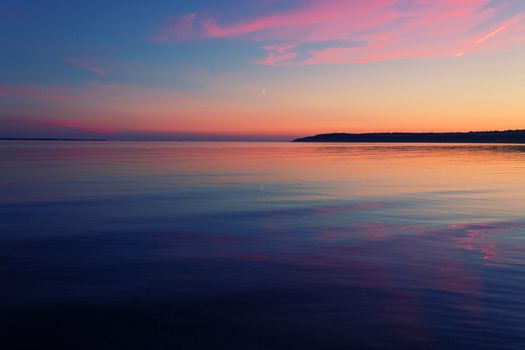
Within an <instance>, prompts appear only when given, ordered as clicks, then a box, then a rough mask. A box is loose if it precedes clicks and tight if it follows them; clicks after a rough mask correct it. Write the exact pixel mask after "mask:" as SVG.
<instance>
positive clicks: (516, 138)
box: [292, 130, 525, 143]
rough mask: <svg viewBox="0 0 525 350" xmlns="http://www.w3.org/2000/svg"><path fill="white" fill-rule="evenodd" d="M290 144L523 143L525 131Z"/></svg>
mask: <svg viewBox="0 0 525 350" xmlns="http://www.w3.org/2000/svg"><path fill="white" fill-rule="evenodd" d="M292 142H384V143H525V130H506V131H470V132H445V133H403V132H399V133H365V134H350V133H332V134H320V135H315V136H307V137H302V138H298V139H295V140H293V141H292Z"/></svg>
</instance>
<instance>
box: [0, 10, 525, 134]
mask: <svg viewBox="0 0 525 350" xmlns="http://www.w3.org/2000/svg"><path fill="white" fill-rule="evenodd" d="M0 23H1V24H0V46H1V50H0V137H73V138H75V137H101V138H108V139H117V140H128V139H129V140H172V139H177V140H288V139H291V138H295V137H300V136H306V135H312V134H319V133H327V132H388V131H392V132H395V131H403V132H418V131H435V132H438V131H470V130H507V129H525V102H524V101H525V86H524V84H525V83H524V82H525V1H522V0H442V1H438V0H367V1H363V0H359V1H358V0H286V1H285V0H257V1H255V0H230V1H212V0H191V1H190V0H187V1H182V0H170V1H168V0H157V1H146V0H143V1H139V0H128V1H125V2H124V1H107V0H104V1H101V0H90V1H78V0H49V1H37V0H0Z"/></svg>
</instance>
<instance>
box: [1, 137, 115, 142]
mask: <svg viewBox="0 0 525 350" xmlns="http://www.w3.org/2000/svg"><path fill="white" fill-rule="evenodd" d="M0 141H107V140H106V139H72V138H49V137H48V138H46V137H44V138H32V137H0Z"/></svg>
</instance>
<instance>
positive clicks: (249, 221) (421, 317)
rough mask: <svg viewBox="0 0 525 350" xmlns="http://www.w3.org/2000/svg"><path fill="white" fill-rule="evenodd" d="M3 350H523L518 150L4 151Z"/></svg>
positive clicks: (524, 206) (229, 146)
mask: <svg viewBox="0 0 525 350" xmlns="http://www.w3.org/2000/svg"><path fill="white" fill-rule="evenodd" d="M0 169H1V171H0V278H1V283H0V296H1V299H0V300H1V301H0V332H1V333H2V336H1V338H0V342H1V344H2V347H3V348H5V349H36V348H39V349H44V348H45V349H520V350H521V349H525V146H516V145H423V144H420V145H404V144H396V145H394V144H391V145H382V144H292V143H189V142H186V143H177V142H173V143H161V142H157V143H146V142H136V143H124V142H99V143H97V142H3V143H0Z"/></svg>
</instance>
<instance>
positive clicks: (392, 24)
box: [151, 0, 525, 65]
mask: <svg viewBox="0 0 525 350" xmlns="http://www.w3.org/2000/svg"><path fill="white" fill-rule="evenodd" d="M301 4H302V5H301V6H300V7H299V8H296V9H293V10H287V11H283V12H280V13H276V14H272V15H267V16H259V17H256V18H251V19H247V20H243V21H228V20H221V19H220V18H218V17H217V16H211V15H210V14H209V12H207V11H204V12H202V13H199V14H196V13H192V14H189V15H183V16H180V17H170V18H169V20H168V21H167V23H166V24H165V26H164V27H163V28H162V29H161V30H160V31H159V33H157V34H156V35H154V36H152V37H151V39H156V40H155V41H179V42H180V41H185V40H190V39H193V38H197V37H201V38H229V39H233V38H238V39H243V40H249V41H253V42H255V43H256V44H257V45H258V46H259V47H260V48H261V49H262V50H263V51H265V52H266V55H265V57H264V58H261V59H260V60H259V62H258V63H261V64H266V65H307V64H350V63H359V62H373V61H384V60H392V59H410V58H421V57H454V56H461V55H462V54H464V53H465V51H466V50H468V49H469V48H470V47H471V46H472V45H477V46H482V45H485V44H486V42H487V41H489V40H496V39H498V40H500V39H501V41H502V42H505V45H506V46H509V45H515V44H516V43H518V42H521V41H523V38H522V36H514V37H513V39H509V38H508V37H507V38H503V36H504V34H506V32H507V31H508V30H507V29H509V28H510V27H513V28H516V27H520V28H523V27H524V26H525V25H524V23H523V20H524V19H525V13H518V14H516V13H512V11H515V10H516V9H517V8H519V7H520V6H522V7H525V6H523V5H520V3H519V2H517V0H509V1H508V2H506V6H503V5H502V4H501V3H499V2H489V1H487V0H443V1H430V0H411V1H400V0H370V1H349V0H322V1H321V0H308V1H304V2H302V3H301ZM511 5H512V6H511ZM524 9H525V8H524ZM500 36H501V38H500ZM505 39H506V40H505ZM334 41H338V42H341V41H343V42H344V41H347V42H348V43H355V42H360V43H362V45H350V44H349V45H346V46H345V45H334V46H330V43H331V42H334ZM323 43H324V44H323ZM319 46H321V47H319ZM491 47H493V46H491ZM458 53H459V54H458Z"/></svg>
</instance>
